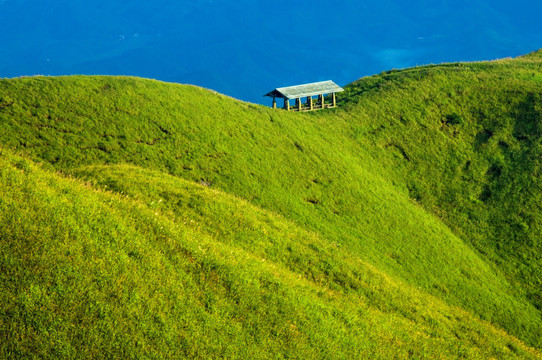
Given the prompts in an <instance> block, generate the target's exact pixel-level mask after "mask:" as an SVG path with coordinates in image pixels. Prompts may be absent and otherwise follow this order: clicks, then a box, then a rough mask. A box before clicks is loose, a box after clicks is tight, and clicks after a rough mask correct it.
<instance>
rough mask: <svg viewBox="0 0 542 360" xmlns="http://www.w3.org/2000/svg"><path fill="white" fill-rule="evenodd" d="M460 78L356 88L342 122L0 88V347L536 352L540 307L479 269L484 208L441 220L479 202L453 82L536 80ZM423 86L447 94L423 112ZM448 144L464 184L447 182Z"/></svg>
mask: <svg viewBox="0 0 542 360" xmlns="http://www.w3.org/2000/svg"><path fill="white" fill-rule="evenodd" d="M465 66H467V65H464V64H460V65H455V67H454V66H451V65H443V66H437V67H429V68H421V69H413V70H407V71H403V72H392V73H389V74H381V75H379V76H375V77H373V78H367V79H362V80H360V81H359V82H357V83H354V84H352V85H351V86H349V87H347V89H346V90H347V91H346V93H345V95H344V97H343V98H342V99H343V101H344V108H343V109H342V110H335V111H326V112H323V113H319V114H291V113H287V112H283V111H273V110H271V109H267V108H264V107H260V106H255V105H251V104H246V103H242V102H236V101H233V100H231V99H229V98H227V97H224V96H222V95H217V94H213V93H212V92H208V91H205V90H202V89H199V88H196V87H190V86H180V85H171V84H164V83H159V82H155V81H148V80H142V79H135V78H113V77H60V78H43V77H42V78H39V77H38V78H24V79H14V80H2V81H0V97H1V98H0V123H1V124H2V126H1V128H0V140H1V142H2V144H3V145H2V146H3V147H4V149H8V148H11V149H15V150H17V151H20V152H24V153H26V155H25V156H26V158H20V157H17V156H13V155H11V151H8V150H3V152H2V156H1V157H0V159H2V169H3V170H2V174H3V177H2V181H3V184H4V186H3V188H4V190H3V191H2V192H1V194H2V196H1V197H0V199H1V200H2V201H1V202H0V204H1V205H2V206H3V207H4V208H3V209H2V210H3V211H2V214H3V215H2V217H1V219H2V224H3V226H2V229H3V230H2V234H1V236H2V239H3V242H2V246H3V247H4V249H3V251H2V253H3V254H8V255H6V256H4V257H3V263H2V268H3V269H6V271H4V272H3V274H6V275H5V277H4V278H3V283H4V284H9V286H6V289H8V290H7V291H5V292H4V297H3V303H4V304H9V306H6V307H4V309H5V310H4V312H3V319H11V320H9V321H5V322H4V324H6V325H5V326H6V327H9V328H10V329H15V330H16V331H15V332H14V334H15V335H13V336H11V337H8V338H7V339H8V340H9V341H6V342H4V346H3V347H2V351H4V353H5V354H7V353H8V352H9V353H15V354H20V355H25V354H26V355H28V354H41V355H49V356H51V355H53V354H56V353H55V352H54V351H56V350H54V346H53V345H52V344H59V343H60V344H63V345H62V347H61V349H63V350H62V351H65V352H64V353H60V355H64V356H68V355H69V354H72V353H74V352H76V351H78V349H85V350H84V351H85V354H87V356H89V357H90V356H93V351H96V352H97V353H99V352H100V351H105V353H106V354H110V355H112V356H114V355H115V354H117V355H118V354H120V353H122V352H128V355H129V356H132V357H136V356H140V355H142V354H147V356H150V355H149V354H161V355H157V357H160V356H163V357H167V356H168V354H172V353H170V351H174V349H176V348H179V349H182V351H183V352H184V356H187V357H202V356H203V357H216V356H225V357H239V358H243V357H244V358H246V357H247V356H248V357H252V358H258V357H261V358H266V357H267V358H268V357H270V356H273V357H277V356H279V357H299V358H308V357H313V358H314V357H320V358H325V357H329V356H335V357H339V358H340V357H342V358H352V357H359V356H365V357H367V356H372V357H380V358H389V357H390V356H392V354H393V355H395V356H397V357H404V358H408V357H416V356H429V357H438V356H442V357H448V358H456V357H458V356H467V357H469V356H470V357H491V356H494V357H500V358H507V357H510V358H513V357H528V356H532V357H533V358H534V357H536V356H539V354H538V353H537V352H536V350H533V349H529V348H528V347H526V346H525V345H523V344H522V343H521V342H519V341H517V340H515V339H513V338H512V337H511V336H509V335H506V334H504V333H503V332H502V331H501V330H496V329H497V328H501V329H504V330H505V331H507V332H508V333H510V334H511V335H513V336H515V337H518V338H520V339H521V340H523V341H525V342H526V343H527V344H529V345H531V346H535V347H538V348H540V346H541V345H540V343H539V342H540V339H539V337H538V336H537V335H536V334H539V333H541V328H542V320H541V319H540V310H539V308H537V306H536V304H537V303H536V301H533V298H532V295H533V293H529V291H533V290H532V289H531V288H529V287H528V286H527V285H528V284H523V283H521V282H519V281H518V279H516V278H515V277H514V276H511V274H510V272H509V268H508V267H507V266H508V265H507V264H506V263H505V262H506V261H508V262H510V263H511V264H515V263H513V262H512V260H513V257H512V256H511V257H505V256H503V254H501V253H499V252H498V251H495V253H494V254H493V253H489V252H492V251H494V249H496V247H495V246H494V244H487V240H486V243H483V245H487V249H488V250H487V251H486V252H483V251H482V250H483V249H484V248H485V247H484V246H481V244H482V240H484V238H483V233H482V231H480V232H472V231H471V230H472V227H474V225H478V224H480V223H481V221H482V220H484V218H483V216H487V215H488V214H489V213H488V212H484V211H490V210H488V209H490V208H491V207H490V206H489V205H487V204H486V202H484V201H483V200H477V201H475V202H474V205H473V204H470V205H468V206H465V207H464V208H463V209H464V210H465V211H466V212H467V213H468V214H469V216H470V218H468V217H467V220H465V219H462V218H461V213H462V210H461V209H456V211H457V213H453V212H452V211H451V208H450V207H451V206H452V205H454V204H455V205H458V204H459V205H464V202H465V201H466V200H465V199H468V198H469V197H471V196H472V194H471V193H469V192H466V193H462V192H460V191H459V190H460V189H463V188H465V186H464V185H465V184H471V185H470V186H471V187H472V188H474V187H475V185H472V184H473V183H474V182H476V180H478V179H477V178H474V179H466V177H467V175H471V176H474V175H473V174H476V173H478V171H477V170H476V169H477V168H476V167H482V165H483V164H482V162H483V161H485V160H486V158H487V155H488V154H486V153H484V152H483V151H480V148H478V149H476V148H474V149H471V148H470V147H469V146H470V145H469V144H473V146H479V147H480V146H482V145H484V144H486V143H487V141H486V142H484V143H483V144H481V145H476V144H477V143H476V139H477V137H478V138H480V137H481V135H478V134H479V133H480V131H476V130H477V127H478V126H479V124H478V123H476V122H475V121H474V119H471V118H470V117H469V116H468V115H467V113H468V110H465V109H464V108H462V111H460V110H459V109H460V105H459V103H460V102H461V101H467V100H468V99H471V101H472V97H471V96H470V94H468V93H466V94H465V93H461V94H457V92H458V90H459V85H460V82H461V83H464V81H465V80H468V79H472V78H474V79H476V80H477V81H480V82H483V81H486V79H491V82H488V83H487V84H495V83H497V84H504V85H505V86H503V87H499V88H498V89H499V90H500V89H505V90H506V89H509V88H507V87H506V86H508V83H506V82H502V80H501V79H500V78H499V77H496V76H493V73H492V72H495V71H498V72H499V74H500V75H501V77H502V75H503V74H504V75H505V76H508V74H513V76H510V79H517V80H514V81H517V82H518V84H517V87H514V90H516V91H520V90H521V89H523V90H522V91H523V92H521V93H516V97H517V98H518V99H520V98H521V97H522V96H523V95H522V94H525V95H527V94H529V93H532V92H533V91H534V90H535V89H537V86H539V85H538V84H539V83H538V80H537V79H538V78H537V76H539V75H540V67H539V64H538V63H536V62H534V63H533V62H531V61H529V62H527V61H525V62H521V60H512V61H505V62H499V63H481V64H476V65H475V64H470V65H468V66H470V68H469V69H465V68H464V67H465ZM457 69H459V70H457ZM465 70H467V71H465ZM452 74H463V75H461V76H466V77H459V78H457V77H455V78H454V76H458V75H452ZM465 74H466V75H465ZM527 74H530V75H529V77H526V75H527ZM533 74H534V75H533ZM524 75H525V77H524ZM507 79H508V77H507ZM445 81H449V83H448V85H450V86H449V88H448V87H446V86H444V85H446V84H447V83H446V82H445ZM454 81H455V82H454ZM416 84H417V85H416ZM435 84H437V85H438V86H440V87H441V88H440V89H439V91H440V93H442V92H443V91H444V90H445V91H446V97H445V98H444V97H438V96H437V97H436V98H434V99H430V98H429V99H428V98H427V95H426V94H427V91H428V90H433V88H432V86H437V85H435ZM439 84H440V85H439ZM487 84H486V85H487ZM525 84H528V85H529V86H528V87H525ZM463 85H464V84H463ZM520 85H521V86H520ZM416 86H418V87H417V88H416ZM442 88H445V89H444V90H443V89H442ZM465 88H468V87H465ZM416 89H417V90H416ZM413 90H416V91H413ZM451 90H453V91H455V93H454V94H452V93H451ZM440 93H438V94H440ZM405 94H410V95H408V96H405ZM505 95H509V92H504V95H503V96H505ZM424 96H425V97H424ZM399 97H401V102H400V104H401V105H397V104H398V103H397V101H398V100H396V99H397V98H399ZM458 99H459V100H458ZM497 100H499V99H495V102H497ZM428 101H431V102H428ZM533 101H534V103H535V105H534V106H535V107H534V108H535V109H536V106H538V105H536V104H538V100H537V99H533ZM419 104H426V106H425V107H426V108H425V109H424V108H423V107H420V106H419ZM427 104H429V105H427ZM431 104H435V105H434V106H436V107H437V108H439V111H440V113H437V112H435V113H437V114H438V116H435V117H433V116H432V114H433V113H431V112H430V111H432V108H431V106H432V105H431ZM461 104H463V103H461ZM504 104H506V103H504ZM477 106H478V105H477ZM472 108H474V106H472V107H471V108H469V109H472ZM510 109H512V107H510ZM511 111H512V110H510V111H509V112H508V113H510V114H511V113H512V112H511ZM529 114H531V115H529V116H535V114H536V113H534V112H531V113H529ZM485 115H494V114H485ZM516 115H517V114H516ZM522 116H524V115H521V114H520V115H519V118H521V117H522ZM437 118H438V121H439V124H434V123H433V121H434V120H435V119H437ZM507 119H508V118H507ZM492 120H494V121H497V122H498V120H499V119H498V118H496V119H495V118H493V119H492ZM471 122H472V123H471ZM461 126H463V127H462V128H461ZM414 131H415V132H416V134H417V135H420V134H422V135H421V136H416V137H412V136H411V134H412V132H414ZM516 135H517V133H516ZM418 137H419V139H418ZM413 139H416V140H413ZM501 140H502V139H501ZM495 141H496V140H495ZM503 141H504V140H503ZM518 141H521V140H518ZM419 143H424V144H425V145H426V147H425V148H426V149H427V148H429V149H428V151H422V150H420V149H422V148H423V147H422V146H421V144H419ZM450 144H452V145H454V146H455V147H454V146H452V145H450ZM427 145H432V146H427ZM441 145H445V146H447V149H450V150H452V151H451V153H452V154H455V156H459V157H460V156H461V155H458V154H463V153H464V154H466V155H465V156H469V157H472V158H470V164H471V165H470V166H472V167H474V170H473V169H472V168H471V170H469V171H470V172H467V173H466V174H458V175H457V176H456V175H454V174H453V172H450V169H449V168H448V167H447V166H445V164H450V158H448V157H445V156H444V157H443V156H440V155H438V150H441V148H439V146H441ZM496 145H497V146H498V142H497V144H496ZM484 146H486V145H484ZM514 146H515V145H514V144H512V145H511V146H510V147H512V148H514ZM486 147H488V146H486ZM461 151H463V152H461ZM478 154H481V155H480V156H478ZM429 156H433V157H429ZM461 159H463V158H461ZM31 160H32V161H39V162H41V166H40V167H37V166H35V165H33V164H32V162H31ZM466 161H469V160H466V159H465V162H460V161H456V163H457V164H456V163H454V162H451V164H453V165H454V167H453V168H452V170H453V169H456V168H458V166H463V167H464V166H465V164H466ZM115 164H117V165H115ZM121 164H132V165H130V166H127V165H121ZM484 164H485V163H484ZM134 166H136V167H134ZM52 170H54V171H56V170H61V171H62V172H63V173H64V174H65V175H66V174H70V176H73V177H75V178H77V179H81V180H73V179H67V178H65V177H64V176H65V175H58V174H54V173H52V172H51V171H52ZM494 172H498V170H494ZM502 173H503V171H502V169H501V174H502ZM165 174H169V175H165ZM461 176H463V177H461ZM456 177H460V178H461V179H463V180H464V182H463V183H461V182H458V183H454V182H451V183H450V186H449V184H448V183H446V182H442V183H440V185H439V182H441V181H450V179H455V178H456ZM489 177H491V176H489ZM183 179H184V180H183ZM489 180H492V179H489ZM489 180H487V181H489ZM198 183H199V185H198ZM442 184H446V185H445V186H443V185H442ZM488 185H491V184H490V183H488ZM530 185H532V184H530ZM468 189H470V188H468ZM476 190H477V191H478V189H476ZM480 190H482V191H483V189H480ZM473 191H474V190H473ZM224 192H227V193H230V194H231V195H227V194H226V193H224ZM476 194H478V192H477V193H476ZM492 194H493V192H492ZM454 196H455V197H454ZM23 199H30V200H27V201H24V200H23ZM241 199H244V200H241ZM478 202H480V203H483V204H485V205H483V206H482V205H481V204H479V203H478ZM476 206H478V207H476ZM476 211H477V212H476ZM533 213H535V212H534V211H533ZM6 214H10V215H9V216H8V215H6ZM475 215H477V216H479V217H478V218H475V219H476V221H478V222H474V220H472V218H474V216H475ZM480 218H482V219H481V220H480ZM29 219H32V221H29ZM89 219H96V220H92V221H89ZM536 221H537V220H536V219H535V220H533V222H534V223H536ZM140 224H141V225H140ZM486 225H487V223H486ZM533 227H534V226H531V225H530V226H529V229H532V228H533ZM491 231H493V230H491ZM31 234H40V235H34V238H37V239H38V241H33V242H29V241H28V239H29V238H30V237H31V236H32V235H31ZM25 239H26V240H25ZM477 241H479V242H477ZM533 249H536V247H533ZM151 254H152V256H151ZM533 259H534V258H528V260H529V264H527V266H528V267H529V266H530V269H531V270H529V269H527V270H526V271H527V273H529V274H531V276H530V278H529V280H530V281H536V277H534V276H533V275H532V274H533V272H532V269H533V267H535V266H538V265H537V264H538V263H537V262H536V261H534V260H533ZM503 263H504V264H503ZM533 264H534V265H533ZM503 268H504V269H503ZM8 274H9V275H8ZM9 279H19V280H20V281H17V282H13V281H10V280H9ZM22 279H25V280H24V281H22ZM76 280H80V281H76ZM156 284H161V285H160V286H157V285H156ZM126 289H128V290H126ZM15 294H19V295H15ZM20 294H22V295H20ZM179 294H182V295H179ZM529 294H531V295H529ZM535 295H536V293H535ZM530 296H531V297H530ZM183 299H184V300H183ZM176 304H177V305H176ZM40 308H42V309H47V310H48V311H47V312H46V313H47V314H49V315H47V316H43V315H40V314H41V313H38V312H37V309H40ZM460 308H462V309H460ZM62 309H72V310H70V311H72V313H70V311H65V310H62ZM183 311H184V312H186V314H185V315H182V314H183ZM14 314H18V315H17V316H14ZM76 318H82V319H83V320H79V321H80V322H79V323H78V322H77V321H78V320H76ZM179 319H183V320H182V321H176V320H179ZM480 319H482V320H480ZM486 321H487V322H486ZM115 322H117V327H115V325H114V324H115ZM119 323H120V324H121V325H118V324H119ZM74 324H79V325H80V326H77V325H74ZM72 331H75V332H76V334H77V335H76V336H75V337H70V333H71V332H72ZM21 334H23V335H21ZM209 334H213V335H209ZM339 334H340V335H339ZM23 338H24V339H25V340H24V341H22V340H20V339H23ZM110 338H113V339H115V341H113V342H111V343H110V344H108V343H107V342H106V339H110ZM17 339H19V340H17ZM89 339H94V340H93V341H92V343H93V345H94V346H93V347H89V341H90V340H89ZM134 344H139V345H137V346H134ZM225 344H229V345H225ZM100 349H101V350H100ZM243 349H245V350H243ZM326 349H327V350H326ZM40 351H41V352H40Z"/></svg>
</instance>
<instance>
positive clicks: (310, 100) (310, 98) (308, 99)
mask: <svg viewBox="0 0 542 360" xmlns="http://www.w3.org/2000/svg"><path fill="white" fill-rule="evenodd" d="M307 105H309V109H310V110H311V111H312V96H307Z"/></svg>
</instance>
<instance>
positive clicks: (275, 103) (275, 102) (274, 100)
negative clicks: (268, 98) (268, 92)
mask: <svg viewBox="0 0 542 360" xmlns="http://www.w3.org/2000/svg"><path fill="white" fill-rule="evenodd" d="M276 108H277V99H275V97H274V96H273V109H276Z"/></svg>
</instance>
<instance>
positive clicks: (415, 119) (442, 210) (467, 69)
mask: <svg viewBox="0 0 542 360" xmlns="http://www.w3.org/2000/svg"><path fill="white" fill-rule="evenodd" d="M348 92H349V93H348V94H347V95H346V98H347V99H352V100H353V101H351V102H349V103H348V104H347V105H346V108H347V110H346V111H347V113H348V115H347V116H348V118H349V123H350V124H351V125H352V133H353V134H354V135H353V137H354V138H355V139H356V140H357V141H358V142H360V143H361V144H363V146H364V147H365V148H366V149H368V150H369V151H372V152H376V154H375V156H376V157H377V158H379V159H387V160H385V161H389V165H388V166H389V168H390V169H393V171H394V175H393V179H394V181H395V182H396V183H397V184H400V186H401V187H403V189H404V192H405V193H407V194H409V196H410V197H411V198H413V199H414V200H416V201H417V202H419V203H420V204H422V205H423V206H424V208H426V209H428V210H430V211H431V212H433V213H434V214H435V215H436V216H438V217H439V218H440V219H442V220H443V221H444V222H445V223H446V224H447V225H448V226H450V228H451V229H452V230H453V231H454V233H455V234H457V235H458V236H459V237H461V238H462V239H463V240H464V241H465V242H467V243H469V244H471V245H472V246H473V247H474V248H476V249H477V250H478V252H479V253H480V254H483V256H484V257H486V258H487V259H489V260H490V262H491V263H493V264H494V265H495V268H496V269H498V270H500V271H502V272H503V273H504V274H505V276H506V277H507V278H509V279H510V281H511V282H512V284H513V285H514V287H516V291H517V292H518V293H521V294H522V296H525V298H526V299H528V300H529V301H530V302H531V303H532V304H533V306H535V307H536V308H537V310H538V311H540V310H542V276H540V273H541V271H542V243H541V242H540V239H541V238H542V227H541V226H542V217H541V216H542V208H541V201H540V200H541V198H540V197H541V196H542V187H541V186H542V182H541V181H540V171H541V165H542V163H541V161H540V159H541V155H542V95H541V94H542V57H541V52H540V51H538V52H535V53H533V54H530V55H528V56H525V57H521V58H518V59H514V60H511V59H510V60H503V61H495V62H489V63H467V64H449V65H445V66H434V67H426V68H419V69H411V70H406V71H401V72H389V73H386V74H382V75H380V76H375V77H371V78H366V79H361V80H360V81H358V82H356V83H354V84H352V86H350V87H349V88H348ZM356 93H362V95H361V96H357V95H355V94H356ZM538 338H539V339H540V336H538Z"/></svg>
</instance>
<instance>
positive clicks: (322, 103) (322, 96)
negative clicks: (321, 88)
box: [318, 94, 324, 109]
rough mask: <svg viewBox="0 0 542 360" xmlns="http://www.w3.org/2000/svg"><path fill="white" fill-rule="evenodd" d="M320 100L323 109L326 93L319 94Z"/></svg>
mask: <svg viewBox="0 0 542 360" xmlns="http://www.w3.org/2000/svg"><path fill="white" fill-rule="evenodd" d="M318 102H319V103H320V106H321V107H322V109H323V108H324V94H320V95H318Z"/></svg>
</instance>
